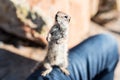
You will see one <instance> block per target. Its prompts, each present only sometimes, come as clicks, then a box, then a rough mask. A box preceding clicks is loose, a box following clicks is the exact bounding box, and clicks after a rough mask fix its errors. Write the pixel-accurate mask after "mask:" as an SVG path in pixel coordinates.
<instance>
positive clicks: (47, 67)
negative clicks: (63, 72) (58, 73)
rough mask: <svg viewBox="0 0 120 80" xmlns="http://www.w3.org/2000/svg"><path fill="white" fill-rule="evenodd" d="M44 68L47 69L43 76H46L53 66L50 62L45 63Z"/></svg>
mask: <svg viewBox="0 0 120 80" xmlns="http://www.w3.org/2000/svg"><path fill="white" fill-rule="evenodd" d="M44 68H45V69H46V70H45V71H43V72H42V74H41V75H42V76H46V75H47V74H49V73H50V72H51V71H52V66H51V65H50V64H49V63H45V64H44Z"/></svg>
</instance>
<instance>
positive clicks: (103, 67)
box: [27, 34, 118, 80]
mask: <svg viewBox="0 0 120 80" xmlns="http://www.w3.org/2000/svg"><path fill="white" fill-rule="evenodd" d="M117 62H118V47H117V42H116V40H115V38H114V37H112V36H111V35H109V34H99V35H96V36H92V37H90V38H88V39H87V40H85V41H83V42H82V43H80V44H79V45H77V46H76V47H74V48H72V49H70V50H69V66H68V70H69V72H70V75H69V76H66V75H65V74H64V73H62V72H61V70H60V69H59V68H58V67H54V69H53V70H52V72H51V73H50V74H48V75H47V76H45V77H42V76H41V75H40V73H41V72H42V69H40V70H37V71H35V72H34V73H33V74H31V75H30V76H29V77H28V79H27V80H113V77H114V69H115V67H116V64H117Z"/></svg>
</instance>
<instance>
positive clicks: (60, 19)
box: [55, 11, 71, 25]
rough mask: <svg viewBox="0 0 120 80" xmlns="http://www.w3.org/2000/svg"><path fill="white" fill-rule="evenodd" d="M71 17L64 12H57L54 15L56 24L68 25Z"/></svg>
mask: <svg viewBox="0 0 120 80" xmlns="http://www.w3.org/2000/svg"><path fill="white" fill-rule="evenodd" d="M70 19H71V17H70V16H69V15H67V14H66V13H64V12H61V11H58V12H57V13H56V15H55V21H56V22H57V23H58V24H64V25H66V24H68V23H69V22H70Z"/></svg>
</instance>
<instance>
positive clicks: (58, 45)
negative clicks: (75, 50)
mask: <svg viewBox="0 0 120 80" xmlns="http://www.w3.org/2000/svg"><path fill="white" fill-rule="evenodd" d="M70 19H71V17H70V16H69V15H67V14H66V13H64V12H61V11H58V12H57V13H56V15H55V24H54V25H53V27H52V28H51V30H50V31H49V33H48V36H47V38H46V39H47V41H48V51H47V55H46V57H45V60H44V61H43V67H44V68H45V71H43V72H42V74H41V75H42V76H46V75H47V74H49V73H50V72H51V71H52V69H53V68H52V67H53V66H58V67H59V68H60V70H61V71H62V72H63V73H65V74H66V75H69V74H70V73H69V71H68V70H67V69H66V68H67V67H68V45H67V44H68V30H69V22H70Z"/></svg>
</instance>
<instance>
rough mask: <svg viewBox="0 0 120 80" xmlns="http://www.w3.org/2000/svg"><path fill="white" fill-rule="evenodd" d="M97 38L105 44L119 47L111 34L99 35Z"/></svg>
mask: <svg viewBox="0 0 120 80" xmlns="http://www.w3.org/2000/svg"><path fill="white" fill-rule="evenodd" d="M96 38H97V39H99V40H101V41H102V42H104V43H105V44H112V45H115V46H117V40H116V38H115V37H114V36H112V35H111V34H98V35H96Z"/></svg>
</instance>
